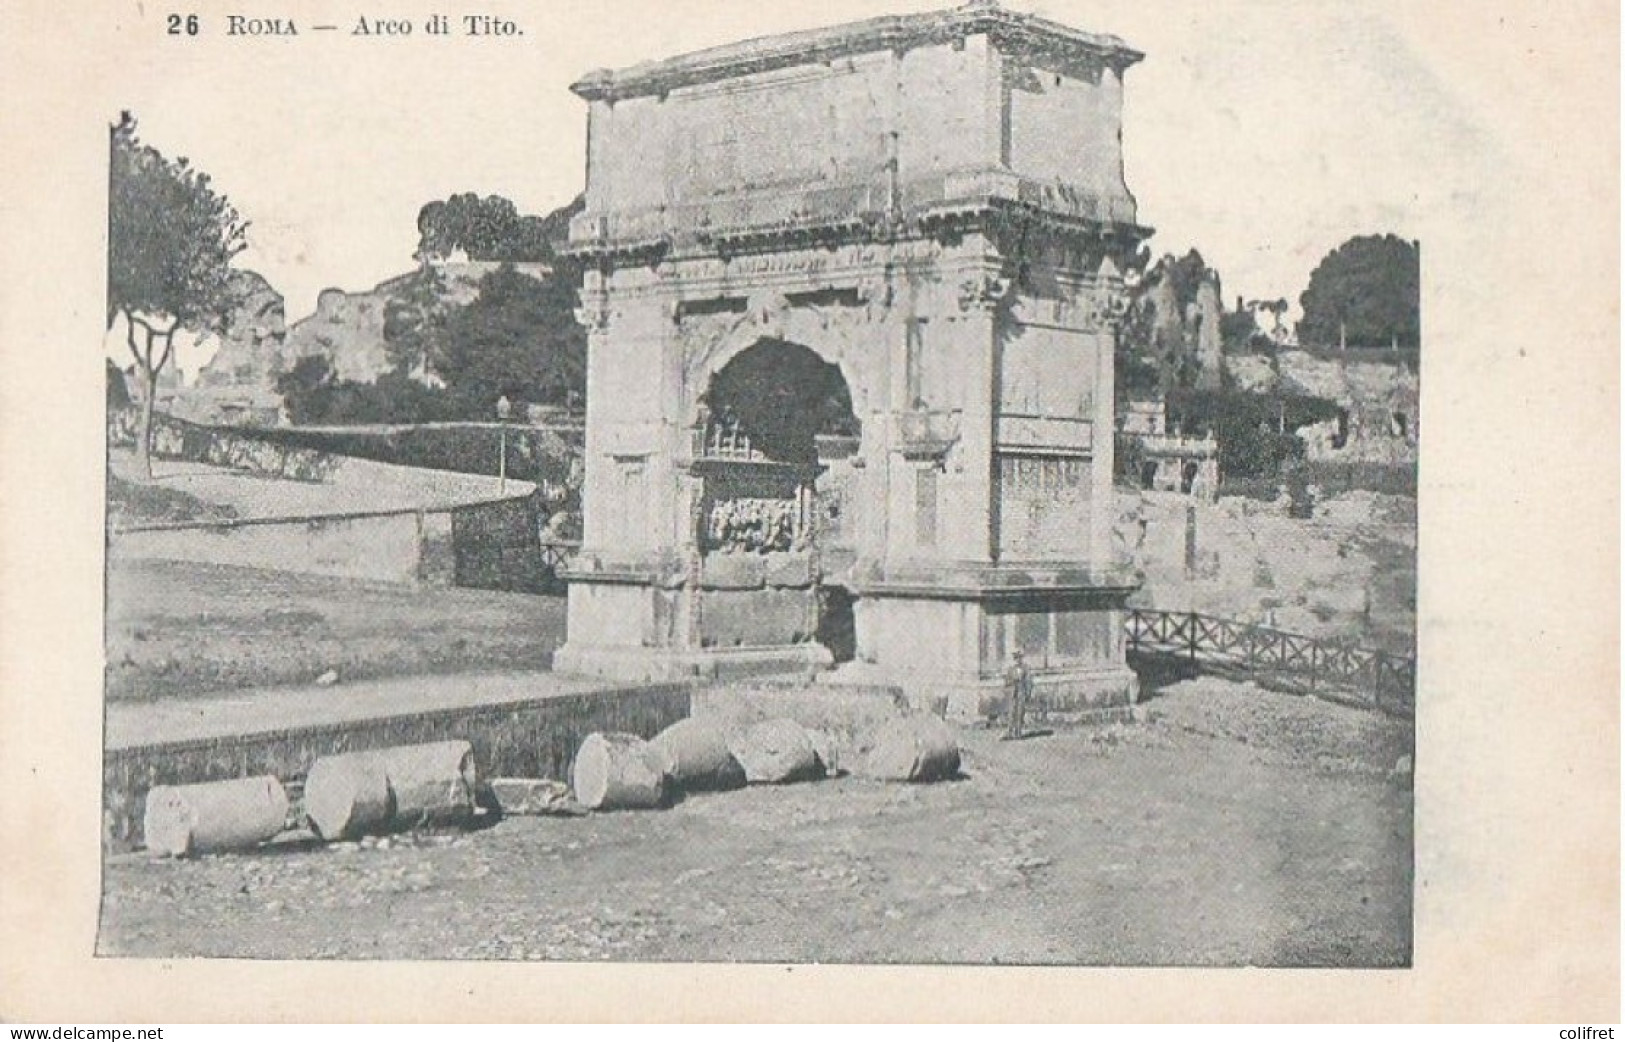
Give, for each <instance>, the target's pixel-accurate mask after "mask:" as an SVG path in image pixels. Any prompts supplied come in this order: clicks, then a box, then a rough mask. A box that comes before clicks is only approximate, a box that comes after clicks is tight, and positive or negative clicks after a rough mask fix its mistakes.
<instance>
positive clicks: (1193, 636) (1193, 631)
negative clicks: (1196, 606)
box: [1189, 611, 1200, 666]
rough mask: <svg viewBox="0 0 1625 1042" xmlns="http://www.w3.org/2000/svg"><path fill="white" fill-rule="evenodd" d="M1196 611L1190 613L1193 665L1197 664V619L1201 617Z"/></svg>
mask: <svg viewBox="0 0 1625 1042" xmlns="http://www.w3.org/2000/svg"><path fill="white" fill-rule="evenodd" d="M1199 617H1200V616H1198V615H1197V614H1196V613H1195V612H1194V611H1193V612H1191V613H1190V627H1191V628H1190V634H1191V636H1190V641H1189V644H1190V656H1191V665H1193V666H1194V665H1196V620H1197V619H1198V618H1199Z"/></svg>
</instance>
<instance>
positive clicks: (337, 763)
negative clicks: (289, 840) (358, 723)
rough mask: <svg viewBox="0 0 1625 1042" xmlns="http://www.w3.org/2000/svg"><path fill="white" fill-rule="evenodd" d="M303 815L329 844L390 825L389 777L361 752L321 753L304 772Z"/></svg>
mask: <svg viewBox="0 0 1625 1042" xmlns="http://www.w3.org/2000/svg"><path fill="white" fill-rule="evenodd" d="M304 810H305V817H306V819H308V820H309V822H310V827H311V830H312V831H314V832H315V833H316V835H317V836H318V837H320V838H321V839H324V840H326V841H328V842H329V843H332V842H338V841H343V840H351V839H358V838H360V837H361V836H364V835H366V834H368V833H372V832H382V831H385V830H387V829H388V828H389V821H390V818H391V817H392V805H391V802H390V795H389V777H388V776H387V775H386V774H385V773H384V766H383V764H382V762H380V761H379V760H378V759H377V758H375V757H369V756H367V755H366V754H364V753H348V754H345V755H341V756H324V757H322V758H321V759H319V760H317V761H316V762H315V763H314V764H312V765H311V768H310V773H309V774H307V775H305V795H304Z"/></svg>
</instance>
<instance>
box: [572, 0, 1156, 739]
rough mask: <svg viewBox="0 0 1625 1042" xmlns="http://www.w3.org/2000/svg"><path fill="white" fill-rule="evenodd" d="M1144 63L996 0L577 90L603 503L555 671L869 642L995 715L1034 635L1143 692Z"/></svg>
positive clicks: (1048, 661) (1062, 689)
mask: <svg viewBox="0 0 1625 1042" xmlns="http://www.w3.org/2000/svg"><path fill="white" fill-rule="evenodd" d="M1140 58H1141V55H1140V54H1139V53H1138V52H1135V51H1133V50H1131V49H1130V48H1128V47H1127V46H1125V45H1124V44H1123V43H1122V42H1121V41H1119V40H1117V39H1116V38H1114V37H1109V36H1098V35H1093V34H1088V33H1083V32H1078V31H1076V30H1073V29H1070V28H1066V27H1064V26H1061V25H1058V24H1056V23H1053V22H1049V21H1045V20H1043V19H1039V18H1036V17H1032V16H1028V15H1021V14H1016V13H1012V12H1008V11H1005V10H1002V9H1000V8H998V7H997V6H994V5H991V4H986V3H974V4H971V5H968V6H966V7H961V8H957V9H954V10H950V11H944V12H938V13H933V14H926V15H915V16H904V17H893V18H880V19H873V20H870V21H865V22H859V23H854V24H851V25H845V26H838V27H835V28H831V29H824V30H818V31H813V32H807V33H796V34H791V35H787V36H781V37H774V38H769V39H763V40H754V41H748V42H745V43H741V44H736V45H731V46H728V47H722V48H717V49H714V50H709V51H702V52H698V53H695V54H690V55H686V56H682V57H678V58H673V59H669V60H665V61H660V62H655V63H650V64H647V65H642V66H636V67H633V68H630V69H625V70H621V71H618V72H608V71H598V72H594V73H591V74H589V75H588V76H586V77H585V78H583V79H582V80H581V81H580V82H578V83H577V84H576V85H575V87H574V90H575V91H576V93H577V94H579V95H580V96H581V97H583V98H585V99H586V100H587V101H588V102H589V104H590V116H589V131H588V179H587V205H586V210H585V211H584V212H583V213H582V214H581V215H580V216H579V217H577V218H576V220H575V221H574V222H573V224H572V227H571V249H572V251H573V252H574V253H575V254H576V255H577V256H579V257H581V258H582V259H583V260H584V261H585V262H586V268H587V273H586V275H585V277H584V284H583V286H582V291H581V318H582V321H583V322H584V323H585V324H586V326H587V328H588V330H589V332H590V345H589V376H588V423H587V438H586V452H587V464H586V487H585V505H586V517H585V539H584V548H583V551H582V553H581V555H580V557H579V559H578V560H577V562H576V563H575V565H574V566H573V568H572V570H571V572H570V574H569V579H570V582H571V586H570V606H569V642H568V644H567V645H566V646H565V647H564V648H563V649H561V651H560V652H559V655H558V666H559V668H561V669H573V670H579V671H584V672H591V673H600V674H607V675H614V676H622V677H645V676H647V677H673V676H684V675H694V674H700V675H709V674H713V673H716V672H719V671H724V672H725V671H764V672H765V671H785V670H810V669H818V668H822V667H827V666H829V665H831V664H832V663H833V662H835V661H836V660H841V664H840V668H839V669H837V670H836V671H835V672H834V673H833V674H832V675H831V677H832V678H833V679H843V678H845V679H852V680H858V679H861V680H863V681H864V682H870V681H883V682H888V683H898V684H901V685H903V686H904V687H905V688H906V689H908V690H909V691H910V692H911V693H914V694H917V695H919V696H921V697H923V698H938V697H941V696H945V695H946V696H948V697H949V700H950V708H951V709H952V710H953V711H955V712H956V713H960V714H969V713H974V712H976V711H979V710H980V709H981V708H982V707H984V706H985V704H986V701H987V699H988V698H989V697H990V696H996V695H997V693H998V691H999V689H1000V684H1001V681H1000V679H999V678H1000V674H1001V672H1002V670H1003V669H1004V668H1005V666H1006V664H1007V662H1008V660H1009V658H1010V656H1011V654H1012V652H1014V651H1015V650H1018V649H1019V650H1021V651H1022V652H1023V653H1024V656H1025V659H1026V661H1027V662H1028V663H1029V665H1031V666H1032V667H1033V668H1034V669H1035V670H1036V671H1037V673H1038V684H1039V687H1040V690H1041V692H1045V693H1047V694H1048V695H1049V696H1050V697H1051V698H1052V699H1054V700H1057V701H1067V702H1072V703H1079V702H1082V703H1088V704H1098V703H1109V702H1117V703H1120V702H1123V701H1126V700H1128V699H1130V698H1132V696H1133V691H1134V679H1133V674H1132V673H1131V672H1130V671H1129V670H1128V669H1127V668H1126V667H1125V666H1124V662H1123V648H1122V641H1121V636H1120V633H1121V627H1120V611H1121V608H1122V604H1123V600H1124V598H1125V597H1126V596H1127V594H1128V592H1129V586H1128V585H1127V584H1126V583H1125V582H1124V581H1122V580H1121V579H1120V578H1118V577H1117V576H1116V574H1115V573H1114V571H1113V568H1112V560H1111V522H1112V510H1111V509H1110V502H1111V499H1110V497H1111V480H1112V433H1111V432H1112V425H1113V415H1112V413H1113V408H1112V397H1113V345H1114V342H1115V341H1114V338H1115V335H1116V334H1115V330H1116V323H1117V320H1118V317H1119V315H1120V313H1121V308H1122V299H1123V298H1122V284H1121V279H1120V277H1119V274H1118V272H1119V271H1120V270H1121V269H1122V267H1123V265H1124V263H1125V262H1126V260H1127V258H1128V257H1129V256H1131V255H1132V253H1133V251H1134V250H1135V248H1136V247H1137V246H1138V244H1139V242H1140V241H1141V240H1143V239H1144V238H1145V236H1146V235H1148V234H1149V231H1148V229H1145V228H1143V227H1140V226H1139V225H1138V224H1137V223H1136V209H1135V202H1134V198H1133V196H1132V195H1131V194H1130V193H1129V191H1128V189H1127V186H1126V185H1125V184H1124V181H1123V172H1122V152H1121V141H1120V124H1121V107H1122V80H1123V74H1124V72H1125V70H1126V69H1127V68H1128V67H1129V66H1131V65H1132V64H1134V63H1135V62H1137V61H1138V60H1140ZM831 367H833V368H831ZM848 660H850V661H848Z"/></svg>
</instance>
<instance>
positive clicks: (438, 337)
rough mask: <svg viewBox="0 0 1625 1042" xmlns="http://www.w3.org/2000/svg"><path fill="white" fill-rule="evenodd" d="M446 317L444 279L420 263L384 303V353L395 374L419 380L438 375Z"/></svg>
mask: <svg viewBox="0 0 1625 1042" xmlns="http://www.w3.org/2000/svg"><path fill="white" fill-rule="evenodd" d="M450 317H451V305H450V303H449V301H448V299H447V288H446V280H445V278H444V277H443V276H442V275H441V274H440V272H439V271H437V270H436V269H435V267H434V265H432V264H428V263H424V264H422V265H421V266H420V267H419V268H418V271H417V274H415V275H413V276H412V277H411V278H410V279H408V280H407V281H406V282H405V283H404V284H403V285H402V286H401V287H400V288H399V289H398V290H396V292H395V293H393V294H392V295H391V296H390V298H389V299H388V300H387V301H385V303H384V351H385V353H386V354H387V355H388V356H389V361H390V364H391V365H392V366H393V367H394V369H395V371H396V372H398V373H402V374H404V375H407V376H414V375H415V376H418V377H419V378H420V379H421V378H426V377H427V376H428V375H429V374H430V373H435V372H438V371H439V369H440V364H441V362H442V360H443V359H444V357H445V352H446V322H447V320H448V319H449V318H450Z"/></svg>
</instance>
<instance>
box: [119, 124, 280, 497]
mask: <svg viewBox="0 0 1625 1042" xmlns="http://www.w3.org/2000/svg"><path fill="white" fill-rule="evenodd" d="M247 247H248V225H247V223H246V222H245V221H243V219H242V218H241V217H240V216H239V215H238V213H237V209H236V207H234V206H232V204H231V202H230V201H229V200H228V199H226V197H225V196H223V195H220V194H218V193H216V192H215V191H214V189H213V188H212V187H211V186H210V181H209V175H208V174H205V173H203V172H201V171H199V170H196V169H194V168H193V167H192V166H191V164H190V163H189V162H188V161H187V160H186V159H185V158H184V157H183V158H181V159H178V160H170V159H168V158H166V157H165V156H164V155H163V154H162V153H160V152H159V151H158V150H157V149H155V148H153V147H151V146H150V145H144V144H142V143H141V141H140V140H139V139H138V138H137V136H136V121H135V118H134V117H133V116H131V115H130V114H129V113H128V112H126V113H124V114H123V115H122V116H121V118H120V119H119V122H118V123H117V124H116V125H115V126H114V127H113V128H112V154H111V176H110V183H109V198H108V249H107V327H108V329H109V330H111V329H112V328H113V327H114V326H115V325H117V323H118V322H119V320H120V319H122V320H123V321H124V323H125V337H126V340H127V342H128V344H129V348H130V354H131V355H133V356H134V357H135V363H136V379H137V381H138V385H139V390H140V394H141V424H140V428H139V430H138V431H137V433H136V458H137V461H138V463H139V465H140V467H141V471H142V473H143V474H144V475H145V476H146V477H148V478H150V477H152V415H153V406H154V403H155V400H156V398H157V387H158V377H159V374H161V373H162V372H163V371H164V367H165V366H167V365H168V364H169V360H170V357H171V356H172V355H173V353H174V347H175V334H176V333H177V332H178V331H180V330H182V329H185V330H188V331H190V332H216V333H223V332H225V328H226V325H227V323H228V322H229V315H230V311H231V308H232V307H233V304H234V301H233V299H232V290H231V276H232V267H231V262H232V259H233V258H234V257H236V256H237V254H239V253H241V252H242V251H243V250H244V249H246V248H247Z"/></svg>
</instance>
